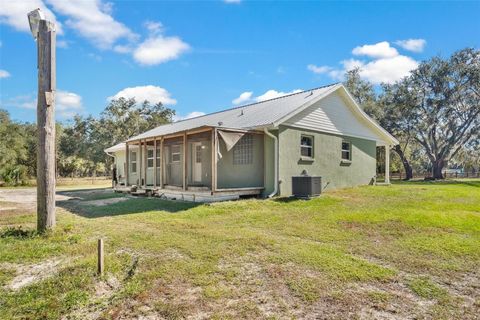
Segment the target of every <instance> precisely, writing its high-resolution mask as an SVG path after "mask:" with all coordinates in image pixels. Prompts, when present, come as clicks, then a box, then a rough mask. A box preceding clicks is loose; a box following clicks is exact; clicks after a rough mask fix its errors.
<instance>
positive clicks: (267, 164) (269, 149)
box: [263, 131, 278, 196]
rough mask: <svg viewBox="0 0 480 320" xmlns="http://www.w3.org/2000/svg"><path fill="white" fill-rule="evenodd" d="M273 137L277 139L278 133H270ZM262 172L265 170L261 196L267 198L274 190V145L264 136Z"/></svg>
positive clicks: (269, 138) (272, 141)
mask: <svg viewBox="0 0 480 320" xmlns="http://www.w3.org/2000/svg"><path fill="white" fill-rule="evenodd" d="M271 133H272V134H273V135H275V136H277V137H278V131H273V132H271ZM263 145H264V146H265V149H264V170H265V179H264V186H265V189H264V190H263V196H268V195H269V194H270V193H272V192H273V188H274V179H275V143H274V140H273V139H272V138H271V137H269V136H267V135H264V142H263Z"/></svg>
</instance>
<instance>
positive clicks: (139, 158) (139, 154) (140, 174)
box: [137, 140, 143, 187]
mask: <svg viewBox="0 0 480 320" xmlns="http://www.w3.org/2000/svg"><path fill="white" fill-rule="evenodd" d="M142 162H143V161H142V140H139V142H138V155H137V163H138V170H137V177H138V185H139V186H140V187H142Z"/></svg>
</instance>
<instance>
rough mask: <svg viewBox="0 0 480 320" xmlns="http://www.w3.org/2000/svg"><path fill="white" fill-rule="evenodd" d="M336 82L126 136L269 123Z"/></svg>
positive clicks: (282, 116)
mask: <svg viewBox="0 0 480 320" xmlns="http://www.w3.org/2000/svg"><path fill="white" fill-rule="evenodd" d="M338 85H339V84H331V85H328V86H324V87H320V88H316V89H311V90H307V91H302V92H298V93H293V94H289V95H286V96H282V97H278V98H274V99H270V100H265V101H262V102H257V103H253V104H249V105H244V106H240V107H235V108H231V109H227V110H224V111H219V112H214V113H210V114H206V115H203V116H199V117H195V118H190V119H185V120H180V121H177V122H173V123H169V124H165V125H161V126H159V127H156V128H154V129H151V130H149V131H146V132H144V133H142V134H139V135H137V136H135V137H132V138H130V139H128V141H134V140H139V139H145V138H152V137H157V136H163V135H168V134H173V133H177V132H182V131H185V130H192V129H196V128H200V127H205V126H209V127H224V128H230V129H242V130H249V129H254V128H259V127H265V126H269V125H271V124H273V123H275V122H276V121H278V120H279V119H282V118H284V117H285V116H287V115H289V114H290V113H292V112H294V111H295V110H297V109H298V108H300V107H301V106H302V105H304V104H305V103H308V102H309V101H312V100H315V99H318V98H319V97H320V96H323V95H324V94H325V93H327V92H329V91H331V90H333V89H335V88H336V86H338Z"/></svg>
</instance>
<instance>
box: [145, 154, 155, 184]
mask: <svg viewBox="0 0 480 320" xmlns="http://www.w3.org/2000/svg"><path fill="white" fill-rule="evenodd" d="M153 151H154V150H153V147H150V146H148V148H147V181H146V184H147V185H149V186H153V162H154V161H155V159H154V156H153Z"/></svg>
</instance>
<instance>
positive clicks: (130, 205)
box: [57, 197, 201, 218]
mask: <svg viewBox="0 0 480 320" xmlns="http://www.w3.org/2000/svg"><path fill="white" fill-rule="evenodd" d="M112 198H114V197H112ZM199 205H201V204H200V203H194V202H183V201H174V200H162V199H157V198H146V197H139V198H130V197H128V199H127V200H124V201H121V202H115V203H110V204H105V205H98V206H96V205H92V204H89V203H88V202H85V201H82V200H76V199H75V200H62V201H57V206H58V207H62V208H65V209H67V210H68V211H70V212H72V213H74V214H77V215H79V216H82V217H85V218H100V217H107V216H118V215H126V214H135V213H142V212H149V211H165V212H170V213H176V212H182V211H187V210H189V209H192V208H195V207H197V206H199Z"/></svg>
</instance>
